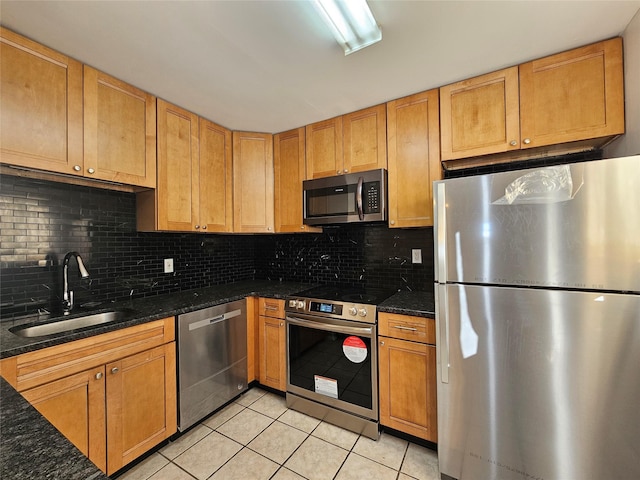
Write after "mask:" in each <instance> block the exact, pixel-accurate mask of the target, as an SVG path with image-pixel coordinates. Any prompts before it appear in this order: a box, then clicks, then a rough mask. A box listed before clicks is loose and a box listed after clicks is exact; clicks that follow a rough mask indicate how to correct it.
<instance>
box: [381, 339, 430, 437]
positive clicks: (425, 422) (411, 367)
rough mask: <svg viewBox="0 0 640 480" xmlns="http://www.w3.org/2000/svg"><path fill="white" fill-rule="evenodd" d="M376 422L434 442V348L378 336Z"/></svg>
mask: <svg viewBox="0 0 640 480" xmlns="http://www.w3.org/2000/svg"><path fill="white" fill-rule="evenodd" d="M379 344H380V348H379V350H378V358H379V368H380V423H381V424H382V425H385V426H387V427H391V428H395V429H396V430H400V431H402V432H405V433H408V434H410V435H415V436H416V437H420V438H424V439H426V440H429V441H431V442H437V434H438V429H437V410H436V408H437V407H436V404H437V398H436V347H435V346H432V345H426V344H424V343H416V342H408V341H406V340H397V339H395V338H389V337H380V341H379Z"/></svg>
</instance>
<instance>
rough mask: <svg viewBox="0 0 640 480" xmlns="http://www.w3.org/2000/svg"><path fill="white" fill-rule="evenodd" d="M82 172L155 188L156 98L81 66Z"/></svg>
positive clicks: (95, 176)
mask: <svg viewBox="0 0 640 480" xmlns="http://www.w3.org/2000/svg"><path fill="white" fill-rule="evenodd" d="M84 175H85V176H86V177H90V178H99V179H101V180H109V181H112V182H118V183H126V184H129V185H138V186H141V187H149V188H155V187H156V99H155V97H154V96H153V95H150V94H148V93H146V92H144V91H142V90H140V89H138V88H135V87H132V86H131V85H128V84H126V83H124V82H122V81H120V80H118V79H116V78H113V77H111V76H109V75H106V74H105V73H102V72H99V71H97V70H95V69H93V68H91V67H89V66H86V65H85V67H84Z"/></svg>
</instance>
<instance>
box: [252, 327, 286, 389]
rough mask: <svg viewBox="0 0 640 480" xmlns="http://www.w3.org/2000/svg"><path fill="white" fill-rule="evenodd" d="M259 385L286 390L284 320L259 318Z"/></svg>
mask: <svg viewBox="0 0 640 480" xmlns="http://www.w3.org/2000/svg"><path fill="white" fill-rule="evenodd" d="M258 336H259V339H260V383H261V384H263V385H266V386H267V387H271V388H275V389H276V390H281V391H285V390H286V389H287V365H286V362H287V350H286V338H285V326H284V320H283V319H280V318H271V317H263V316H260V318H259V333H258Z"/></svg>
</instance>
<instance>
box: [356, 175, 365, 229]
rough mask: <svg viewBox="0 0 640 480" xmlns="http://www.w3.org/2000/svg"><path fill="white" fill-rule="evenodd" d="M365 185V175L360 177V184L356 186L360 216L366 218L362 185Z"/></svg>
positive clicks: (361, 218) (362, 218)
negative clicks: (363, 207)
mask: <svg viewBox="0 0 640 480" xmlns="http://www.w3.org/2000/svg"><path fill="white" fill-rule="evenodd" d="M363 185H364V177H360V178H358V186H357V187H356V208H357V209H358V218H359V219H360V220H364V210H363V209H362V187H363Z"/></svg>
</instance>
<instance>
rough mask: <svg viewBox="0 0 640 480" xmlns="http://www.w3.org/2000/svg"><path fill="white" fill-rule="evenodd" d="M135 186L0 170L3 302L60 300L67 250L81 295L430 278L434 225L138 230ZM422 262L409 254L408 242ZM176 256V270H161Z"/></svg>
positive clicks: (48, 304)
mask: <svg viewBox="0 0 640 480" xmlns="http://www.w3.org/2000/svg"><path fill="white" fill-rule="evenodd" d="M135 215H136V207H135V194H132V193H126V192H117V191H111V190H103V189H98V188H90V187H81V186H76V185H68V184H63V183H55V182H48V181H43V180H33V179H27V178H21V177H13V176H6V175H3V176H0V229H1V234H0V311H1V313H2V315H3V316H5V315H16V314H24V313H33V312H35V311H37V310H38V309H47V310H49V309H51V308H54V307H57V306H58V305H59V303H60V295H61V291H62V285H61V283H62V266H61V263H62V261H63V258H64V255H65V253H66V252H68V251H77V252H78V253H79V254H80V255H81V256H82V258H83V260H84V261H85V264H86V266H87V269H88V270H89V273H90V275H91V276H90V278H89V279H80V278H79V276H78V271H77V266H76V264H75V260H71V262H70V267H69V279H70V284H71V288H72V289H73V290H74V291H75V296H76V298H75V301H76V304H82V303H87V302H102V303H107V302H111V301H118V300H124V299H126V298H129V297H130V296H133V297H142V296H151V295H158V294H163V293H170V292H176V291H181V290H189V289H193V288H198V287H201V286H210V285H218V284H223V283H229V282H235V281H241V280H251V279H271V280H276V281H298V282H303V283H341V284H348V285H360V284H364V285H367V286H373V287H383V288H389V289H395V290H397V289H411V290H425V289H430V288H432V283H433V254H432V252H433V238H432V237H433V231H432V229H430V228H423V229H389V228H387V226H386V225H379V224H369V225H344V226H340V227H329V228H325V231H324V232H323V233H320V234H287V235H216V234H208V235H203V234H195V233H140V232H137V231H136V227H135V225H136V222H135ZM413 248H420V249H421V250H422V260H423V263H422V264H412V263H411V249H413ZM165 258H173V261H174V269H175V272H174V273H172V274H165V273H163V259H165Z"/></svg>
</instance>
